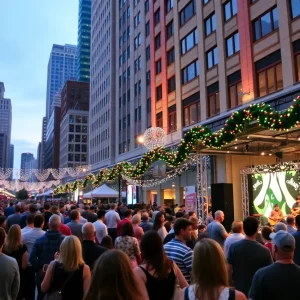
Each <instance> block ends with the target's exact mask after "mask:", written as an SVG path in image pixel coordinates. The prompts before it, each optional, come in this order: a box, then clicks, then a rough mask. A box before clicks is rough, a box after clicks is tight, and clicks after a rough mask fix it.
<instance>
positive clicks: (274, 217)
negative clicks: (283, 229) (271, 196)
mask: <svg viewBox="0 0 300 300" xmlns="http://www.w3.org/2000/svg"><path fill="white" fill-rule="evenodd" d="M282 219H283V213H282V211H281V210H280V208H279V205H278V204H275V205H274V208H273V210H272V211H271V213H270V216H269V220H270V222H271V221H273V222H275V223H276V222H278V221H280V220H282ZM271 225H273V224H271Z"/></svg>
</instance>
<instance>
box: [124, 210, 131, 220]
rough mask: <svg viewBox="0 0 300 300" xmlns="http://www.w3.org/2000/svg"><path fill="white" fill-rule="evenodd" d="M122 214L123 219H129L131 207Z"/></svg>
mask: <svg viewBox="0 0 300 300" xmlns="http://www.w3.org/2000/svg"><path fill="white" fill-rule="evenodd" d="M123 216H124V218H125V219H128V220H131V219H132V209H126V210H125V211H124V214H123Z"/></svg>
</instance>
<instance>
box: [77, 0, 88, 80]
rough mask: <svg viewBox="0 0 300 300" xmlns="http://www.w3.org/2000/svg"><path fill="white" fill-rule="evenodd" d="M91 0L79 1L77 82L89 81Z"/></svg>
mask: <svg viewBox="0 0 300 300" xmlns="http://www.w3.org/2000/svg"><path fill="white" fill-rule="evenodd" d="M91 9H92V4H91V0H80V2H79V18H78V47H77V51H78V52H77V80H78V81H86V82H89V81H90V47H91Z"/></svg>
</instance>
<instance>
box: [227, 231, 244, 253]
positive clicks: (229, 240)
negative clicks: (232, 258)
mask: <svg viewBox="0 0 300 300" xmlns="http://www.w3.org/2000/svg"><path fill="white" fill-rule="evenodd" d="M244 238H245V236H244V235H243V234H241V233H233V234H231V235H230V236H229V237H228V238H227V239H226V240H225V243H224V253H225V257H227V254H228V251H229V248H230V246H231V245H232V244H233V243H235V242H238V241H240V240H243V239H244Z"/></svg>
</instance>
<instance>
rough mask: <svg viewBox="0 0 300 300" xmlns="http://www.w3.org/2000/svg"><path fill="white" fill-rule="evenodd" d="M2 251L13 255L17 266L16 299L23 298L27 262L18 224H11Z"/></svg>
mask: <svg viewBox="0 0 300 300" xmlns="http://www.w3.org/2000/svg"><path fill="white" fill-rule="evenodd" d="M3 253H4V254H6V255H8V256H11V257H13V258H14V259H15V260H16V261H17V263H18V266H19V272H20V289H19V294H18V296H17V299H23V298H25V296H26V294H25V288H26V285H25V277H24V275H25V269H26V268H27V264H28V251H27V247H26V245H25V244H22V238H21V228H20V226H19V225H17V224H15V225H12V226H11V227H10V229H9V231H8V233H7V238H6V242H5V244H4V247H3Z"/></svg>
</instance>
